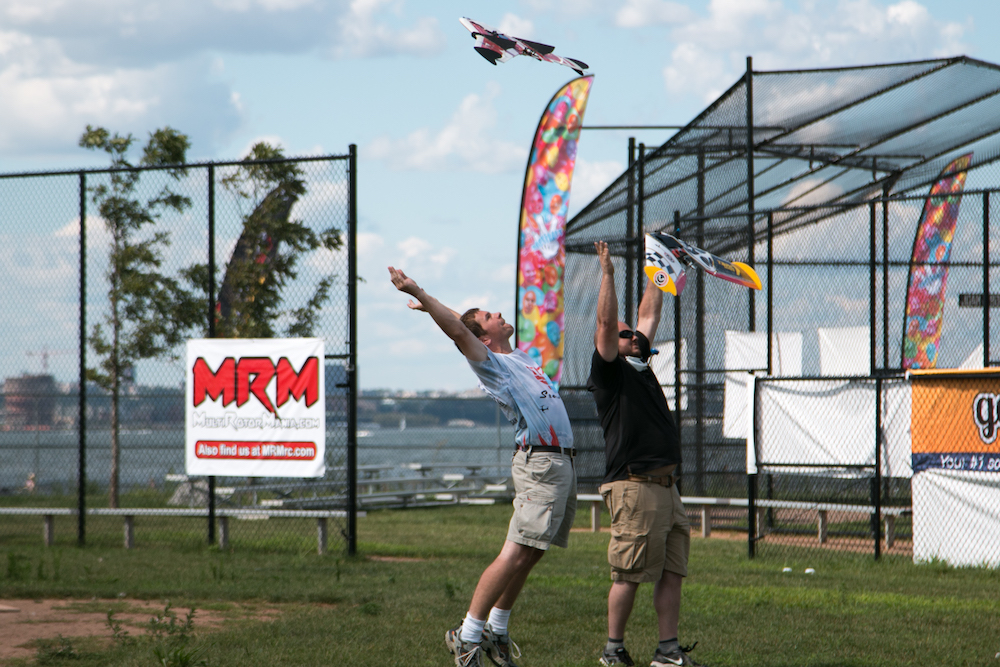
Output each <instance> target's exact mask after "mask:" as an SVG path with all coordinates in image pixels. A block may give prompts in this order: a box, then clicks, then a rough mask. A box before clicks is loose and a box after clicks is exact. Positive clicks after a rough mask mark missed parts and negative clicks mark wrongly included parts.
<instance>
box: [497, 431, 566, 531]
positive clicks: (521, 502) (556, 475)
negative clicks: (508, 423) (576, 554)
mask: <svg viewBox="0 0 1000 667" xmlns="http://www.w3.org/2000/svg"><path fill="white" fill-rule="evenodd" d="M510 472H511V477H512V478H513V480H514V492H515V495H514V515H513V516H512V517H511V518H510V526H509V527H508V528H507V539H508V540H510V541H511V542H516V543H517V544H523V545H525V546H528V547H534V548H536V549H543V550H545V549H548V548H549V546H550V545H553V544H554V545H555V546H557V547H563V548H565V547H566V546H567V545H569V529H570V528H572V527H573V519H574V518H575V517H576V470H575V469H574V467H573V459H571V458H570V457H568V456H566V455H565V454H558V453H555V452H532V454H531V455H530V456H528V453H527V452H522V451H518V452H517V453H515V454H514V460H513V461H512V462H511V464H510Z"/></svg>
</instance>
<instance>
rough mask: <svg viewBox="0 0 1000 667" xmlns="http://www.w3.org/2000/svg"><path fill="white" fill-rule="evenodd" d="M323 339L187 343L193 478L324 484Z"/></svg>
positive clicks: (187, 445) (190, 470) (188, 432)
mask: <svg viewBox="0 0 1000 667" xmlns="http://www.w3.org/2000/svg"><path fill="white" fill-rule="evenodd" d="M324 380H325V378H324V358H323V340H322V339H319V338H288V339H260V338H256V339H254V338H242V339H237V338H226V339H221V338H216V339H195V340H189V341H188V344H187V369H186V375H185V417H186V418H185V422H186V429H185V432H186V437H185V462H186V468H187V474H189V475H216V476H225V477H322V476H323V475H324V474H325V472H326V466H325V455H326V447H325V445H326V400H325V396H326V391H325V385H324Z"/></svg>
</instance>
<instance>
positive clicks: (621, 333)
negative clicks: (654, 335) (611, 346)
mask: <svg viewBox="0 0 1000 667" xmlns="http://www.w3.org/2000/svg"><path fill="white" fill-rule="evenodd" d="M634 335H635V332H633V331H631V330H630V329H622V330H621V331H619V332H618V337H619V338H631V337H632V336H634Z"/></svg>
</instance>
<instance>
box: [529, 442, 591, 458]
mask: <svg viewBox="0 0 1000 667" xmlns="http://www.w3.org/2000/svg"><path fill="white" fill-rule="evenodd" d="M517 451H519V452H528V453H529V454H531V453H532V452H553V453H559V454H565V455H566V456H568V457H570V458H572V457H574V456H576V450H575V449H573V448H572V447H556V446H555V445H527V446H525V447H522V446H521V445H518V446H517Z"/></svg>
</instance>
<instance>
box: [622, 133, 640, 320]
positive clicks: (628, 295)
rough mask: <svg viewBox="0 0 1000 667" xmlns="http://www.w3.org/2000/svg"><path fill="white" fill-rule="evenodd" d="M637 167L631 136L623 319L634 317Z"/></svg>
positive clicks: (629, 145)
mask: <svg viewBox="0 0 1000 667" xmlns="http://www.w3.org/2000/svg"><path fill="white" fill-rule="evenodd" d="M637 168H638V165H637V164H636V158H635V137H629V138H628V195H627V199H628V208H627V209H626V211H625V244H626V245H625V294H624V299H623V305H624V308H623V316H622V317H623V319H625V320H631V319H632V302H633V300H634V299H633V296H632V289H633V288H632V284H633V275H632V271H633V269H632V263H633V259H634V256H633V254H632V242H633V240H634V237H635V217H636V210H635V202H636V196H635V183H636V180H640V181H641V179H636V173H635V172H636V169H637ZM636 312H638V309H636ZM634 325H635V323H634V321H633V326H634Z"/></svg>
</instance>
